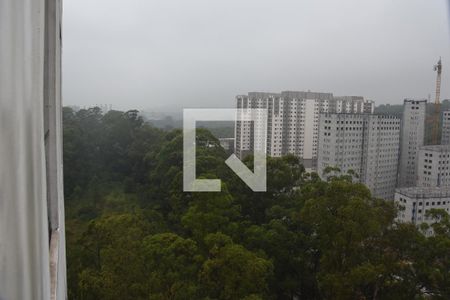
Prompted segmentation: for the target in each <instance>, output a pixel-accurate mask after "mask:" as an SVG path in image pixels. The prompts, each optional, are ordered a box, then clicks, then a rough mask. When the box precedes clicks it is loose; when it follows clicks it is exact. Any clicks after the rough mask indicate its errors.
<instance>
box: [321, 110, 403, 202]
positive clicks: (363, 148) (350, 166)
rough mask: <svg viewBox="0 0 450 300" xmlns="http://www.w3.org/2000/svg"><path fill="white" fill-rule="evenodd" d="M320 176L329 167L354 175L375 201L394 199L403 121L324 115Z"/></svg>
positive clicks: (372, 117) (349, 115)
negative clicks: (376, 198) (350, 172)
mask: <svg viewBox="0 0 450 300" xmlns="http://www.w3.org/2000/svg"><path fill="white" fill-rule="evenodd" d="M319 126H320V129H319V155H318V156H319V158H318V164H317V166H318V167H317V172H318V174H319V176H321V177H322V178H326V177H327V174H326V172H325V170H326V169H327V167H337V168H339V169H340V171H341V174H345V173H347V172H348V171H350V170H351V171H354V172H355V173H356V174H357V175H358V180H359V181H360V182H361V183H364V184H365V185H366V186H367V187H368V188H369V189H370V190H371V192H372V195H373V196H374V197H378V198H383V199H390V200H393V199H394V193H395V187H396V182H397V170H398V169H397V166H398V155H399V146H400V119H399V118H397V117H393V116H387V115H370V114H335V113H333V114H321V116H320V125H319Z"/></svg>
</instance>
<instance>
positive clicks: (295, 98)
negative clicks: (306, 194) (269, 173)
mask: <svg viewBox="0 0 450 300" xmlns="http://www.w3.org/2000/svg"><path fill="white" fill-rule="evenodd" d="M236 100H237V108H238V109H247V108H266V109H267V110H268V122H267V126H268V128H267V154H268V155H269V156H272V157H279V156H282V155H287V154H293V155H295V156H297V157H299V158H300V159H302V162H303V164H304V166H305V168H307V169H309V170H315V169H316V165H317V151H318V136H319V115H320V113H321V112H339V113H341V112H342V113H345V112H347V113H358V112H360V113H372V112H373V110H374V103H373V101H370V100H364V98H363V97H359V96H344V97H334V96H333V94H331V93H317V92H295V91H285V92H281V93H279V94H276V93H259V92H253V93H248V95H243V96H237V97H236ZM252 126H253V125H252V122H249V121H236V126H235V137H236V144H235V153H236V155H237V156H238V157H240V158H243V157H245V156H246V155H247V154H249V153H252V152H253V149H252V147H253V144H254V138H255V137H254V128H253V127H252Z"/></svg>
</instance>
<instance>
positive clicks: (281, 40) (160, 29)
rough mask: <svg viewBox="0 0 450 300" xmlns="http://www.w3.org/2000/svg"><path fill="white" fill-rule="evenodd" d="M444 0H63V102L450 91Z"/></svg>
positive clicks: (387, 99) (385, 96)
mask: <svg viewBox="0 0 450 300" xmlns="http://www.w3.org/2000/svg"><path fill="white" fill-rule="evenodd" d="M448 12H449V10H448V6H447V1H445V0H433V1H430V0H370V1H369V0H368V1H361V0H340V1H338V0H326V1H325V0H323V1H322V0H270V1H269V0H158V1H156V0H95V1H93V0H65V1H64V19H63V22H64V23H63V79H64V82H63V85H64V102H65V104H66V105H79V106H90V105H94V104H106V103H111V104H112V105H113V107H114V108H116V109H130V108H137V109H146V110H154V111H165V110H173V109H176V108H181V107H234V105H235V100H234V99H235V96H236V95H238V94H245V93H247V92H249V91H267V92H279V91H282V90H311V91H320V92H332V93H334V94H335V95H362V96H364V97H366V98H368V99H373V100H375V101H376V102H377V104H384V103H392V104H397V103H401V102H402V99H403V98H406V97H417V98H427V97H428V95H429V94H431V98H432V100H434V89H435V80H436V74H435V73H434V72H433V69H432V67H433V65H434V64H435V63H436V62H437V60H438V59H439V56H442V60H443V64H444V69H443V81H442V97H443V98H450V30H449V20H448V17H449V14H448Z"/></svg>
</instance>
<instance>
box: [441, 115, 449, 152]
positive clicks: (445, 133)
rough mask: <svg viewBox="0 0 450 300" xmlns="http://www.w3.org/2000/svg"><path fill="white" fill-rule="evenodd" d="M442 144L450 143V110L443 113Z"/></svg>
mask: <svg viewBox="0 0 450 300" xmlns="http://www.w3.org/2000/svg"><path fill="white" fill-rule="evenodd" d="M441 145H450V111H449V110H446V111H444V112H443V113H442V132H441Z"/></svg>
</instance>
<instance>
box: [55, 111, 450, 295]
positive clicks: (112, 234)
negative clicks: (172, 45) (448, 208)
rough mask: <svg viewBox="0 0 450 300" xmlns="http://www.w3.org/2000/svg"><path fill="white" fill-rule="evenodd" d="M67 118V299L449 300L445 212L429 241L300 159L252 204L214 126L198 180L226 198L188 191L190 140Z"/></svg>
mask: <svg viewBox="0 0 450 300" xmlns="http://www.w3.org/2000/svg"><path fill="white" fill-rule="evenodd" d="M63 118H64V171H65V182H64V186H65V196H66V231H67V255H68V256H67V257H68V287H69V299H79V300H91V299H92V300H94V299H105V300H106V299H108V300H109V299H121V300H127V299H130V300H131V299H133V300H135V299H161V300H163V299H205V300H206V299H220V300H222V299H223V300H230V299H247V300H256V299H408V300H409V299H425V298H426V299H450V219H449V216H448V215H447V214H446V213H445V212H443V211H433V212H432V214H433V217H434V218H435V220H440V221H441V222H436V223H435V224H434V225H433V227H434V230H435V232H436V234H435V235H434V236H433V237H425V236H424V235H423V234H422V233H421V231H420V229H418V228H416V227H415V226H413V225H411V224H399V223H397V222H396V221H395V216H396V214H397V209H398V208H397V207H395V206H394V204H393V203H392V202H387V201H384V200H380V199H373V198H372V197H371V195H370V192H369V190H368V189H367V188H366V187H365V186H363V185H361V184H358V183H353V182H352V175H351V174H348V175H345V176H339V177H336V176H334V177H333V176H330V177H329V179H328V181H322V180H321V179H320V178H319V177H318V176H317V174H314V173H307V172H305V169H304V168H303V166H302V165H301V164H300V163H299V160H298V159H297V158H295V157H293V156H285V157H281V158H269V159H268V170H267V172H268V174H267V178H268V191H267V192H264V193H254V192H252V191H251V190H250V189H249V188H248V187H247V186H246V185H245V184H244V183H243V182H242V181H241V180H240V179H239V178H238V177H237V176H236V175H234V174H233V172H232V171H231V170H230V169H229V168H228V167H227V166H226V165H225V163H224V161H225V160H226V158H227V154H226V153H225V151H224V150H223V149H222V148H221V147H220V144H219V142H218V140H217V139H216V138H215V137H214V135H212V134H211V133H210V132H209V131H208V130H206V129H198V130H197V135H196V145H197V150H196V151H197V177H198V178H220V179H221V180H222V192H220V193H185V192H183V189H182V162H183V153H182V147H183V137H182V131H181V130H179V129H175V130H170V131H169V130H167V131H164V130H162V129H158V128H156V127H153V126H152V125H151V124H149V123H146V122H144V121H143V120H142V118H141V117H140V116H139V114H138V112H137V111H128V112H119V111H110V112H108V113H107V114H105V115H103V114H102V113H101V111H100V110H99V109H97V108H93V109H88V110H80V111H78V112H75V111H73V110H71V109H70V108H65V109H64V114H63ZM245 163H246V164H247V165H248V166H249V167H251V165H252V158H251V157H249V158H248V159H246V160H245Z"/></svg>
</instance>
